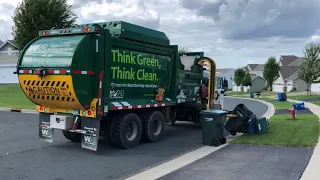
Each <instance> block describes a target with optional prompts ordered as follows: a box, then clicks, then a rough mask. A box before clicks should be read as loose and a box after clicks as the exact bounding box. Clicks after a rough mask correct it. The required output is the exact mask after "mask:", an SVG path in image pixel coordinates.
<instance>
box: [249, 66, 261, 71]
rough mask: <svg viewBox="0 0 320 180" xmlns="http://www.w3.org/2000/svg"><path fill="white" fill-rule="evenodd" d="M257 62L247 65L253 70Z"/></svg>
mask: <svg viewBox="0 0 320 180" xmlns="http://www.w3.org/2000/svg"><path fill="white" fill-rule="evenodd" d="M258 65H259V64H248V67H249V68H250V69H251V70H252V71H253V70H254V68H256V67H257V66H258Z"/></svg>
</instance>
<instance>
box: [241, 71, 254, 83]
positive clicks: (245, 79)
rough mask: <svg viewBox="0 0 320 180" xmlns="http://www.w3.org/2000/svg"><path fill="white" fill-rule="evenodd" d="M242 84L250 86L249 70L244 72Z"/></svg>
mask: <svg viewBox="0 0 320 180" xmlns="http://www.w3.org/2000/svg"><path fill="white" fill-rule="evenodd" d="M243 85H244V86H252V83H251V76H250V73H249V72H246V74H245V76H244V78H243Z"/></svg>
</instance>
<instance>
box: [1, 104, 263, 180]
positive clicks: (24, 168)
mask: <svg viewBox="0 0 320 180" xmlns="http://www.w3.org/2000/svg"><path fill="white" fill-rule="evenodd" d="M225 103H226V106H227V108H228V109H229V108H231V109H232V108H233V107H234V106H235V105H237V104H239V103H245V105H246V106H247V107H248V108H249V109H250V108H251V110H252V111H253V112H254V113H256V114H257V115H258V116H261V115H262V114H263V113H264V112H265V111H266V109H267V107H266V106H265V105H263V104H261V103H259V102H255V101H249V100H240V99H228V98H227V99H226V102H225ZM37 126H38V115H35V114H21V113H12V112H0V179H1V180H20V179H21V180H43V179H45V180H73V179H76V180H87V179H92V180H95V179H99V180H100V179H103V180H104V179H122V178H124V177H127V176H129V175H131V174H134V173H137V172H139V171H142V170H143V169H145V168H148V167H150V166H154V165H157V164H159V163H161V162H165V161H168V160H170V159H171V158H174V157H176V156H179V155H181V154H184V153H187V152H189V151H192V150H194V149H197V148H200V147H202V144H201V129H200V128H199V127H198V126H196V125H193V124H191V123H178V124H176V125H175V126H167V134H166V135H167V136H166V139H164V140H163V141H161V142H158V143H154V144H152V143H144V144H140V145H139V146H138V147H136V148H134V149H129V150H122V149H117V148H112V147H110V146H109V145H108V144H107V143H106V142H105V141H101V142H100V144H99V150H98V151H97V152H93V151H89V150H86V149H82V148H81V145H80V144H78V143H72V142H69V141H67V140H66V139H65V138H64V137H63V136H62V134H61V132H60V131H55V134H54V142H53V144H50V143H47V142H43V141H41V140H39V139H38V127H37Z"/></svg>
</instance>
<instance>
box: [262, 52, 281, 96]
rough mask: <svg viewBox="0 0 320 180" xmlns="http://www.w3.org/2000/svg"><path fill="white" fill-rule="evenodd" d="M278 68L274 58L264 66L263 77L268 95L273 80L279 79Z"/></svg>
mask: <svg viewBox="0 0 320 180" xmlns="http://www.w3.org/2000/svg"><path fill="white" fill-rule="evenodd" d="M279 71H280V66H279V64H278V63H277V61H276V58H275V57H270V58H269V59H268V61H267V63H266V64H265V65H264V70H263V77H264V79H265V80H266V82H267V88H268V89H269V91H270V93H271V91H272V85H273V82H274V81H275V80H277V79H278V78H279V76H280V75H279Z"/></svg>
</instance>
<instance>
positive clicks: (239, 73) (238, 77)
mask: <svg viewBox="0 0 320 180" xmlns="http://www.w3.org/2000/svg"><path fill="white" fill-rule="evenodd" d="M245 75H246V71H245V70H244V69H243V68H238V69H236V70H235V72H234V78H233V81H234V83H235V84H236V85H237V89H238V86H240V85H243V79H244V77H245Z"/></svg>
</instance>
